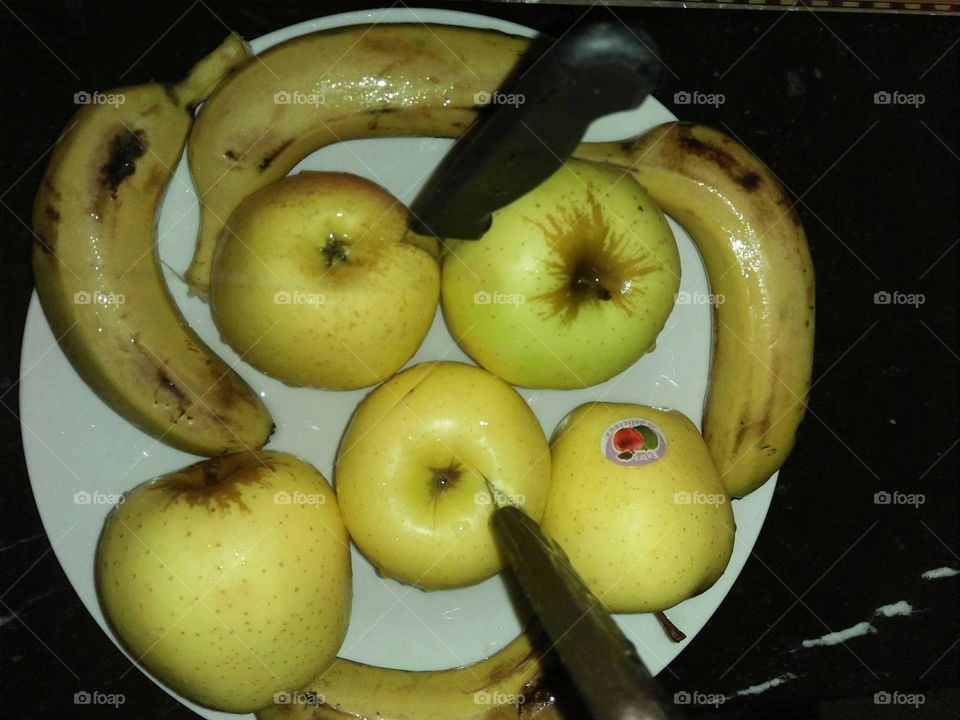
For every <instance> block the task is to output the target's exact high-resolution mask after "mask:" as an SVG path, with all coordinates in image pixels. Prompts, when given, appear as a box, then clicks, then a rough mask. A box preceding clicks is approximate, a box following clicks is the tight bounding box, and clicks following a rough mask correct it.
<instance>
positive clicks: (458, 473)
mask: <svg viewBox="0 0 960 720" xmlns="http://www.w3.org/2000/svg"><path fill="white" fill-rule="evenodd" d="M430 471H431V472H432V473H433V487H432V490H433V495H434V497H436V496H437V495H439V494H440V493H442V492H443V491H444V490H450V489H452V488H454V487H456V486H457V485H458V484H459V483H460V478H461V477H462V476H463V468H462V467H461V466H460V463H458V462H457V461H456V460H453V461H451V462H450V464H449V465H447V467H445V468H430Z"/></svg>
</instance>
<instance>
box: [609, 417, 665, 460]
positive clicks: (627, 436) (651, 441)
mask: <svg viewBox="0 0 960 720" xmlns="http://www.w3.org/2000/svg"><path fill="white" fill-rule="evenodd" d="M600 450H601V452H602V453H603V454H604V456H605V457H606V458H607V460H609V461H610V462H615V463H617V464H619V465H646V464H647V463H652V462H656V461H657V460H659V459H660V458H661V457H663V454H664V453H665V452H666V451H667V438H666V437H665V436H664V434H663V431H662V430H660V428H659V427H657V426H656V425H655V424H654V423H653V422H651V421H650V420H646V419H644V418H638V417H631V418H625V419H623V420H619V421H617V422H615V423H614V424H613V425H611V426H610V427H608V428H607V429H606V430H605V431H604V433H603V435H602V436H601V437H600Z"/></svg>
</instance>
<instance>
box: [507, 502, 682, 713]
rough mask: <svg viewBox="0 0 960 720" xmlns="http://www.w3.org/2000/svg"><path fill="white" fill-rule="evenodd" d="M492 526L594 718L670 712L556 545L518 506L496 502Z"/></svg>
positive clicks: (628, 645)
mask: <svg viewBox="0 0 960 720" xmlns="http://www.w3.org/2000/svg"><path fill="white" fill-rule="evenodd" d="M493 527H494V531H495V533H496V535H497V539H498V540H499V542H500V546H501V548H502V549H503V550H504V552H505V554H506V556H507V558H508V559H509V561H510V564H511V565H512V566H513V570H514V572H515V573H516V576H517V579H518V581H519V582H520V587H521V588H522V589H523V591H524V594H525V595H526V596H527V599H528V600H529V601H530V605H531V607H532V608H533V611H534V612H535V613H536V614H537V617H538V618H539V620H540V624H541V625H542V626H543V628H544V630H546V632H547V635H548V636H549V637H550V640H551V642H552V643H553V646H554V647H555V648H556V651H557V653H558V654H559V656H560V660H561V661H562V662H563V665H564V667H565V668H566V670H567V672H568V673H569V674H570V677H571V678H572V679H573V682H574V683H575V684H576V686H577V689H578V690H579V691H580V696H581V698H582V699H583V701H584V704H585V705H586V706H587V708H588V709H589V710H590V711H591V713H592V715H593V720H667V719H668V718H673V719H674V720H676V715H675V714H671V713H670V712H668V711H667V709H666V708H667V703H666V702H665V701H664V700H662V698H661V696H660V692H659V689H658V687H657V685H656V683H655V682H654V679H653V677H652V676H651V675H650V672H649V671H648V670H647V668H646V666H645V665H644V664H643V662H642V661H641V660H640V658H639V656H638V655H637V651H636V649H635V648H634V647H633V645H632V644H631V643H630V641H629V640H628V639H627V638H626V637H625V636H624V634H623V632H622V631H621V630H620V627H619V626H618V625H617V623H616V622H615V621H614V619H613V617H611V615H610V613H609V612H607V610H606V608H605V607H604V606H603V605H602V604H601V603H600V601H599V600H597V598H596V597H595V596H594V595H593V593H591V592H590V590H589V589H588V588H587V586H586V585H585V584H584V583H583V580H581V579H580V576H579V575H578V574H577V573H576V571H575V570H574V569H573V568H572V567H571V566H570V562H569V561H568V559H567V556H566V554H565V553H564V552H563V550H562V549H561V548H560V546H559V545H557V544H556V542H554V541H553V540H552V539H550V538H549V537H547V536H546V535H545V534H544V533H543V531H542V530H541V529H540V526H539V525H537V523H536V522H534V521H533V520H532V519H531V518H530V517H529V516H528V515H527V514H526V513H524V512H523V511H522V510H519V509H518V508H516V507H512V506H504V507H498V508H496V509H495V510H494V514H493Z"/></svg>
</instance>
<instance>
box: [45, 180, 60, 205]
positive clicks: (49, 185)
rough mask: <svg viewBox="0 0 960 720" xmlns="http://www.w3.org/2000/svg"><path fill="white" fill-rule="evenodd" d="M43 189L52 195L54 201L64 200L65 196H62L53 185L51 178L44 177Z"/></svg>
mask: <svg viewBox="0 0 960 720" xmlns="http://www.w3.org/2000/svg"><path fill="white" fill-rule="evenodd" d="M43 188H44V190H46V191H47V192H48V193H50V195H51V196H52V197H53V199H54V200H63V195H61V194H60V191H59V190H58V189H57V186H56V185H54V184H53V180H51V179H50V178H49V177H46V176H44V178H43Z"/></svg>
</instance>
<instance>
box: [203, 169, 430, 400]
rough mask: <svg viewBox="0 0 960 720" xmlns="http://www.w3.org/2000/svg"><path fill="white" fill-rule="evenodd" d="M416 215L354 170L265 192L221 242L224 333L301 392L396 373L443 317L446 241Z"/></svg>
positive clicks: (219, 296)
mask: <svg viewBox="0 0 960 720" xmlns="http://www.w3.org/2000/svg"><path fill="white" fill-rule="evenodd" d="M408 217H409V211H408V210H407V208H406V207H404V206H403V204H401V203H400V201H399V200H397V199H396V198H395V197H393V196H392V195H391V194H390V193H388V192H387V191H386V190H384V189H383V188H381V187H380V186H379V185H376V184H374V183H372V182H370V181H369V180H365V179H364V178H361V177H357V176H356V175H349V174H346V173H327V172H302V173H300V174H298V175H293V176H290V177H287V178H284V179H283V180H280V181H279V182H276V183H273V184H271V185H268V186H267V187H265V188H263V189H261V190H259V191H257V192H255V193H254V194H253V195H251V196H250V197H248V198H247V199H246V200H244V202H243V203H242V204H241V205H240V206H239V207H238V208H237V209H236V210H235V211H234V213H233V214H232V215H231V216H230V220H229V222H228V224H227V227H226V228H225V230H224V231H223V233H222V235H221V237H220V241H219V243H218V245H217V250H216V254H215V256H214V262H213V267H212V275H211V288H210V305H211V309H212V311H213V317H214V320H215V321H216V324H217V327H218V328H219V330H220V333H221V334H222V336H223V338H224V339H225V340H226V341H227V342H228V343H229V344H230V346H231V347H233V349H234V350H236V351H237V352H238V353H239V354H241V355H242V356H243V358H244V360H246V361H247V362H249V363H250V364H251V365H253V366H254V367H256V368H258V369H259V370H261V371H263V372H265V373H267V374H268V375H272V376H273V377H276V378H279V379H280V380H283V381H284V382H285V383H287V384H289V385H308V386H312V387H322V388H332V389H352V388H360V387H367V386H369V385H373V384H374V383H377V382H379V381H381V380H383V379H384V378H386V377H389V376H390V375H392V374H393V373H394V372H396V371H397V370H398V369H399V368H400V367H402V366H403V365H404V363H406V362H407V360H409V359H410V358H411V357H412V356H413V354H414V353H415V352H416V351H417V348H419V347H420V344H421V342H423V338H424V337H425V336H426V334H427V331H428V330H429V329H430V325H431V323H432V322H433V319H434V317H435V316H436V312H437V303H438V301H439V296H440V271H439V265H438V262H437V259H436V256H437V243H436V240H434V239H432V238H425V237H423V236H420V235H416V234H414V233H412V232H408V231H407V220H408Z"/></svg>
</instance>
